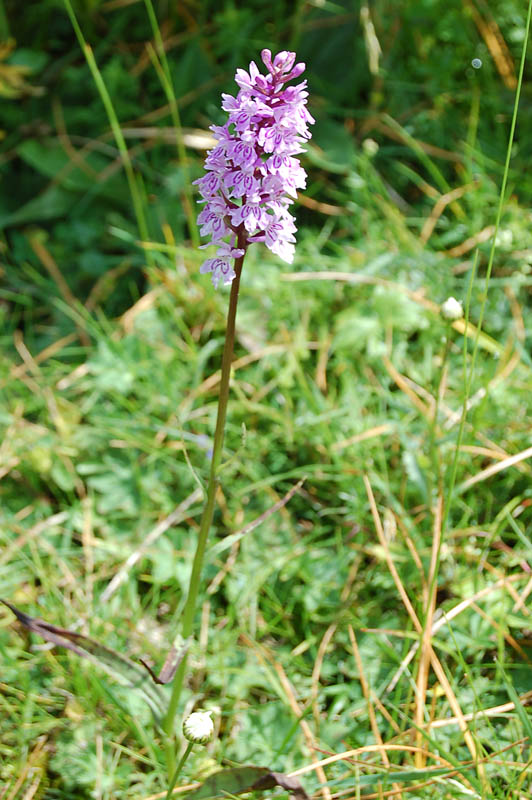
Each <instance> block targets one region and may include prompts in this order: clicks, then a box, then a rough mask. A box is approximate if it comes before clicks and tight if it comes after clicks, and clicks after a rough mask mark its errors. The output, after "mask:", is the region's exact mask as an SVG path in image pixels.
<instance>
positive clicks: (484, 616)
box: [471, 603, 532, 664]
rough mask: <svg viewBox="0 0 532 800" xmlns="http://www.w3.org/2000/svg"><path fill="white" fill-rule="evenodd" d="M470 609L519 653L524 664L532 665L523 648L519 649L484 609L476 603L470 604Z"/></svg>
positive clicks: (514, 640) (519, 646)
mask: <svg viewBox="0 0 532 800" xmlns="http://www.w3.org/2000/svg"><path fill="white" fill-rule="evenodd" d="M471 608H472V609H473V611H475V612H476V613H477V614H478V615H479V616H480V617H482V619H485V620H486V622H489V624H490V625H491V627H492V628H493V629H494V630H495V631H497V633H498V634H499V636H502V637H503V638H504V640H505V641H506V642H507V643H508V644H509V645H510V647H512V648H513V649H514V650H515V652H516V653H519V655H520V656H521V658H522V659H523V661H524V662H527V661H528V663H529V664H532V661H531V660H530V658H529V657H528V655H527V654H526V652H525V651H524V650H523V648H522V647H521V645H520V644H519V642H518V641H516V639H514V637H513V636H512V635H511V634H510V633H508V631H506V630H505V629H504V627H503V626H502V625H501V624H500V623H499V622H497V620H495V619H493V617H490V615H489V614H486V612H485V611H484V609H483V608H480V606H478V605H477V604H476V603H472V605H471Z"/></svg>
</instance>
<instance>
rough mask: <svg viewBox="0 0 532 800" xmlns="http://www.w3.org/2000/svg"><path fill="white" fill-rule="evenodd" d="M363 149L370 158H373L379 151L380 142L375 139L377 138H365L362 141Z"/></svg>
mask: <svg viewBox="0 0 532 800" xmlns="http://www.w3.org/2000/svg"><path fill="white" fill-rule="evenodd" d="M362 150H363V151H364V153H365V154H366V155H367V156H368V158H373V156H376V155H377V153H378V152H379V143H378V142H376V141H375V139H364V141H363V142H362Z"/></svg>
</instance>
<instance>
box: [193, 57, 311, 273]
mask: <svg viewBox="0 0 532 800" xmlns="http://www.w3.org/2000/svg"><path fill="white" fill-rule="evenodd" d="M261 58H262V61H263V63H264V66H265V67H266V69H267V74H266V75H262V74H261V73H260V72H259V68H258V67H257V65H256V64H255V62H254V61H252V62H251V63H250V65H249V72H246V71H245V70H243V69H237V71H236V75H235V81H236V83H237V84H238V86H239V89H240V91H239V92H238V94H237V96H236V97H233V96H232V95H230V94H223V95H222V108H223V110H224V111H227V113H228V114H229V119H228V120H227V122H226V123H225V125H211V130H212V131H213V132H214V137H215V139H216V141H217V144H216V147H214V148H213V149H212V150H210V151H209V153H208V154H207V158H206V160H205V170H206V174H205V175H204V176H203V177H202V178H199V179H198V180H197V181H195V184H196V185H197V186H198V189H199V192H200V194H201V197H202V199H201V200H200V201H199V202H200V203H205V206H204V208H203V209H202V211H201V212H200V214H199V216H198V224H199V226H200V233H201V235H202V236H209V237H210V241H209V244H211V245H215V246H216V247H217V252H216V255H215V256H214V257H213V258H209V259H207V261H205V262H204V263H203V264H202V266H201V268H200V272H209V273H210V274H211V278H212V282H213V284H214V286H215V287H218V285H219V284H220V282H221V283H222V284H224V285H226V284H230V283H231V282H232V280H233V278H234V277H235V272H234V269H233V266H232V263H231V262H232V259H235V258H241V257H242V256H243V255H244V254H245V252H246V249H247V248H248V246H249V244H250V243H251V242H264V244H265V245H266V247H268V248H269V249H270V250H271V251H272V253H275V254H276V255H278V256H279V257H280V258H282V259H283V260H284V261H287V262H288V263H289V264H291V263H292V261H293V258H294V251H295V247H294V245H295V241H296V239H295V235H294V234H295V233H296V231H297V228H296V226H295V219H294V217H293V216H292V214H290V212H289V207H290V206H291V205H292V203H293V202H294V199H295V198H297V190H298V189H304V188H305V185H306V178H307V175H306V172H305V170H304V169H303V168H302V167H301V166H300V164H299V160H298V159H297V158H295V156H297V155H299V153H303V152H305V151H304V149H303V147H302V145H304V144H305V142H307V141H308V140H309V139H310V132H309V129H308V125H309V124H312V123H313V122H314V120H313V118H312V117H311V115H310V114H309V112H308V111H307V108H306V105H307V96H308V92H307V91H306V86H307V82H306V81H302V82H301V83H299V84H297V85H295V86H285V84H286V83H287V82H288V81H291V80H293V79H294V78H298V77H299V76H300V75H301V73H302V72H303V71H304V69H305V64H303V63H302V62H299V63H297V64H296V63H295V59H296V54H295V53H291V52H288V51H286V50H283V51H282V52H280V53H277V55H276V56H275V57H274V58H273V60H272V54H271V51H270V50H267V49H264V50H263V51H262V53H261ZM294 64H295V66H294ZM206 246H207V245H203V247H206Z"/></svg>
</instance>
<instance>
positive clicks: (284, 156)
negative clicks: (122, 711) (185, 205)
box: [165, 50, 314, 786]
mask: <svg viewBox="0 0 532 800" xmlns="http://www.w3.org/2000/svg"><path fill="white" fill-rule="evenodd" d="M261 58H262V61H263V63H264V65H265V67H266V69H267V74H266V75H263V74H261V73H260V71H259V69H258V67H257V65H256V64H255V62H253V61H252V62H251V63H250V65H249V72H246V71H245V70H243V69H238V70H237V71H236V75H235V81H236V83H237V84H238V86H239V87H240V88H239V92H238V94H237V96H236V97H233V96H232V95H229V94H223V95H222V100H223V102H222V108H223V109H224V111H227V112H228V114H229V118H228V120H227V122H226V123H225V125H212V126H211V130H212V131H213V133H214V136H215V138H216V141H217V144H216V146H215V147H214V148H213V149H212V150H211V151H210V152H209V153H208V155H207V158H206V161H205V170H206V174H205V175H204V176H203V177H201V178H199V179H198V180H197V181H195V183H196V185H197V186H198V188H199V192H200V194H201V197H202V200H200V202H204V203H205V206H204V208H203V209H202V211H201V213H200V214H199V217H198V223H199V225H200V232H201V234H202V236H209V237H210V242H208V244H205V245H202V247H209V246H210V245H215V246H216V247H217V251H216V255H215V256H214V257H213V258H208V259H207V260H206V261H205V262H204V263H203V264H202V266H201V267H200V272H202V273H209V274H210V275H211V278H212V282H213V284H214V286H215V287H216V288H218V286H219V285H220V283H221V284H222V285H229V284H231V294H230V298H229V309H228V313H227V326H226V334H225V344H224V352H223V358H222V373H221V379H220V391H219V396H218V413H217V419H216V430H215V434H214V444H213V450H212V458H211V468H210V476H209V482H208V486H207V499H206V503H205V507H204V510H203V515H202V519H201V524H200V530H199V534H198V542H197V546H196V553H195V556H194V562H193V565H192V572H191V576H190V582H189V589H188V594H187V599H186V602H185V607H184V611H183V620H182V631H181V633H182V636H183V638H184V639H188V638H189V637H190V636H191V634H192V632H193V624H194V613H195V609H196V601H197V597H198V591H199V585H200V579H201V571H202V566H203V558H204V554H205V548H206V543H207V537H208V533H209V529H210V527H211V524H212V519H213V515H214V501H215V493H216V487H217V485H218V482H219V470H220V464H221V456H222V447H223V439H224V429H225V419H226V413H227V402H228V396H229V379H230V374H231V361H232V357H233V347H234V339H235V321H236V309H237V302H238V291H239V285H240V276H241V272H242V266H243V263H244V256H245V254H246V251H247V249H248V247H249V245H250V244H251V243H253V242H264V244H265V245H266V247H268V248H269V249H270V250H271V251H272V252H273V253H275V254H276V255H278V256H280V257H281V258H282V259H284V260H285V261H287V262H288V263H291V262H292V260H293V257H294V250H295V248H294V244H295V235H294V234H295V233H296V230H297V229H296V225H295V220H294V217H293V215H292V214H291V213H290V210H289V209H290V206H291V205H292V204H293V202H294V200H295V199H296V197H297V189H302V188H305V183H306V173H305V170H304V169H303V168H302V167H301V166H300V163H299V160H298V159H297V158H296V156H297V155H299V154H300V153H302V152H304V149H303V145H304V144H305V142H307V141H308V140H309V139H310V136H311V134H310V132H309V129H308V124H309V123H313V122H314V120H313V118H312V116H311V115H310V113H309V112H308V110H307V108H306V104H307V96H308V92H307V91H306V85H307V83H306V81H305V80H304V81H302V82H301V83H299V84H297V85H295V86H286V84H287V83H289V82H290V81H292V80H294V79H296V78H298V77H299V76H300V75H301V74H302V73H303V72H304V70H305V64H303V63H297V64H296V63H295V59H296V54H295V53H290V52H287V51H282V52H280V53H278V54H277V55H276V56H275V57H274V58H273V59H272V54H271V52H270V50H263V51H262V53H261ZM185 670H186V656H185V657H184V658H183V660H182V661H181V663H180V665H179V667H178V670H177V672H176V675H175V678H174V682H173V689H172V696H171V700H170V704H169V708H168V713H167V716H166V721H165V729H166V733H167V738H168V746H167V766H168V774H169V778H170V780H171V785H172V786H173V785H175V780H176V777H177V775H176V773H177V772H178V771H179V769H180V767H181V764H179V765H178V767H177V769H176V767H175V748H174V744H173V735H174V718H175V714H176V710H177V707H178V703H179V697H180V693H181V688H182V685H183V679H184V675H185Z"/></svg>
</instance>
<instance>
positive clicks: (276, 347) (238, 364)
mask: <svg viewBox="0 0 532 800" xmlns="http://www.w3.org/2000/svg"><path fill="white" fill-rule="evenodd" d="M303 346H304V347H307V348H308V349H309V350H319V349H320V346H321V345H320V342H305V343H304V345H303ZM289 350H290V345H286V344H271V345H268V346H267V347H262V348H261V349H260V350H256V351H254V352H253V353H248V354H247V355H245V356H242V357H241V358H237V359H236V360H235V361H233V363H232V364H231V370H237V369H242V367H247V366H248V365H249V364H253V363H254V362H255V361H260V360H261V359H263V358H265V357H266V356H271V355H277V354H279V353H286V352H289ZM220 375H221V371H220V370H218V371H217V372H214V373H213V374H212V375H209V377H208V378H206V379H205V380H204V381H203V383H201V384H200V385H199V386H198V387H197V389H194V390H193V391H192V392H191V393H190V394H189V395H188V396H187V399H186V405H189V404H190V401H191V400H192V399H194V398H196V397H201V395H202V394H206V393H207V392H209V391H211V390H212V389H214V388H215V387H216V386H218V384H219V383H220Z"/></svg>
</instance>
